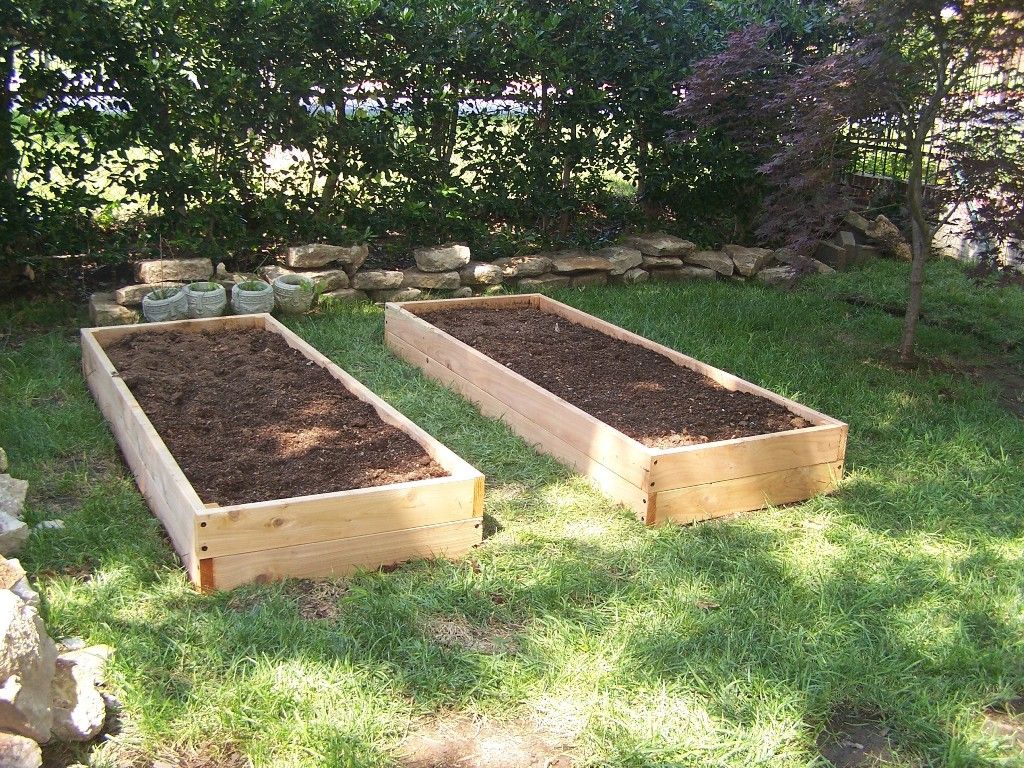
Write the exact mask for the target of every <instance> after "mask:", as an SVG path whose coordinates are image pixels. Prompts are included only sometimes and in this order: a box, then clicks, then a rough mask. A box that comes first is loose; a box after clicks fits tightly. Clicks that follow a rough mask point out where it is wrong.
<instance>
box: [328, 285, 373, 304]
mask: <svg viewBox="0 0 1024 768" xmlns="http://www.w3.org/2000/svg"><path fill="white" fill-rule="evenodd" d="M324 299H328V300H330V301H340V302H346V303H351V302H357V301H369V299H370V296H369V294H367V293H366V291H359V290H356V289H354V288H339V289H338V290H336V291H328V292H327V293H324V294H322V295H321V296H320V300H321V301H323V300H324Z"/></svg>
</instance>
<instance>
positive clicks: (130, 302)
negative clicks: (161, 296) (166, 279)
mask: <svg viewBox="0 0 1024 768" xmlns="http://www.w3.org/2000/svg"><path fill="white" fill-rule="evenodd" d="M182 285H184V283H152V284H151V283H139V284H138V285H126V286H125V287H124V288H118V289H117V290H116V291H114V301H116V302H117V303H118V304H120V305H121V306H123V307H138V306H140V305H141V304H142V297H143V296H145V295H146V294H147V293H150V292H151V291H155V290H157V289H158V288H180V287H181V286H182Z"/></svg>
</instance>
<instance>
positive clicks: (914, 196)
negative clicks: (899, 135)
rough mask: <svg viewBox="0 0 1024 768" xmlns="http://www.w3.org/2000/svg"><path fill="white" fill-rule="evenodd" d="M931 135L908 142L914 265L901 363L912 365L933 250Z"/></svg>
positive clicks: (921, 131)
mask: <svg viewBox="0 0 1024 768" xmlns="http://www.w3.org/2000/svg"><path fill="white" fill-rule="evenodd" d="M926 136H927V134H926V133H925V132H924V131H923V130H919V131H918V132H917V134H916V135H915V137H914V140H913V141H911V142H908V147H907V149H908V152H909V153H910V161H911V162H910V174H909V178H908V179H907V205H908V206H909V208H910V216H911V222H912V245H913V252H914V256H913V261H912V262H911V265H910V283H909V286H908V290H907V311H906V314H905V315H904V317H903V337H902V339H901V341H900V360H901V361H903V362H905V363H906V362H910V360H911V359H912V358H913V356H914V342H915V341H916V339H917V321H918V318H919V317H920V316H921V303H922V301H923V297H924V265H925V262H926V261H927V260H928V254H929V253H930V252H931V249H932V228H931V224H929V223H928V217H927V215H926V214H925V206H924V139H925V137H926Z"/></svg>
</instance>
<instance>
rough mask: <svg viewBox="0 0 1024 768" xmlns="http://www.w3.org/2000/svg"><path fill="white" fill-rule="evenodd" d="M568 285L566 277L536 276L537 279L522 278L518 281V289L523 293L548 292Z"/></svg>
mask: <svg viewBox="0 0 1024 768" xmlns="http://www.w3.org/2000/svg"><path fill="white" fill-rule="evenodd" d="M567 285H569V278H568V276H566V275H551V274H547V275H538V276H537V277H524V278H523V279H522V280H520V281H519V289H520V290H523V291H541V292H543V291H550V290H552V289H553V288H563V287H565V286H567Z"/></svg>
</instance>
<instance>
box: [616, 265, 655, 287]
mask: <svg viewBox="0 0 1024 768" xmlns="http://www.w3.org/2000/svg"><path fill="white" fill-rule="evenodd" d="M650 279H651V273H650V272H648V271H647V270H646V269H641V268H640V267H633V268H632V269H627V270H626V271H625V272H623V273H622V274H621V275H616V276H614V277H612V281H613V282H616V283H622V284H623V285H636V284H638V283H646V282H647V281H648V280H650Z"/></svg>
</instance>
